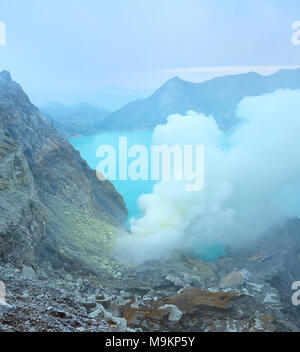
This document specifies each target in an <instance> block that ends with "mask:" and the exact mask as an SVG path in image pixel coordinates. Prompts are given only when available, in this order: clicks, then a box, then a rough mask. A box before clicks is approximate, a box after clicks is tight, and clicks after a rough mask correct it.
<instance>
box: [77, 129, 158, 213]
mask: <svg viewBox="0 0 300 352" xmlns="http://www.w3.org/2000/svg"><path fill="white" fill-rule="evenodd" d="M119 137H127V141H128V148H130V147H131V146H133V145H137V144H140V145H143V146H145V147H146V148H148V147H150V146H151V141H152V131H129V132H120V131H112V132H103V133H100V134H97V135H93V136H87V137H78V138H72V139H70V143H71V144H72V145H73V147H74V148H75V149H77V150H79V151H80V154H81V157H82V158H83V159H84V160H86V161H87V163H88V164H89V166H90V167H91V168H92V169H96V168H97V165H98V164H99V162H100V161H101V158H98V157H97V156H96V151H97V149H98V148H99V147H100V146H101V145H106V144H108V145H111V146H113V147H114V148H115V150H116V153H117V160H118V150H119ZM133 160H134V158H131V159H130V158H128V162H130V161H133ZM117 169H118V167H117ZM111 182H112V183H113V185H114V186H115V188H116V190H117V191H118V192H119V193H120V194H121V195H122V196H123V198H124V201H125V203H126V205H127V208H128V219H130V218H131V217H138V216H140V215H141V213H140V210H139V208H138V204H137V201H138V198H139V196H140V195H141V194H144V193H151V192H152V187H153V185H154V184H155V182H154V181H152V180H146V181H132V180H130V179H128V180H126V181H120V180H118V179H117V180H116V181H111Z"/></svg>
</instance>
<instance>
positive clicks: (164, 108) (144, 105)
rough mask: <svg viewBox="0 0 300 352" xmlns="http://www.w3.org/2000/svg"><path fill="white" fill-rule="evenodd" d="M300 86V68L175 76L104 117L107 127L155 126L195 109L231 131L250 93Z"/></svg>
mask: <svg viewBox="0 0 300 352" xmlns="http://www.w3.org/2000/svg"><path fill="white" fill-rule="evenodd" d="M288 88H290V89H300V69H293V70H288V69H283V70H280V71H278V72H275V73H274V74H272V75H269V76H263V75H260V74H258V73H256V72H249V73H243V74H238V75H227V76H223V77H215V78H213V79H211V80H208V81H205V82H201V83H193V82H189V81H184V80H181V79H180V78H179V77H174V78H172V79H170V80H168V81H167V82H165V83H164V84H163V85H162V86H161V87H160V88H159V89H158V90H157V91H156V92H154V93H153V94H152V95H151V96H150V97H148V98H146V99H139V100H136V101H134V102H132V103H129V104H127V105H125V106H124V107H123V108H121V109H119V110H118V111H116V112H113V113H112V114H110V115H109V116H108V117H107V118H106V119H104V120H103V126H102V127H103V129H107V130H134V129H136V130H138V129H153V128H154V127H155V126H156V125H158V124H162V123H165V122H166V119H167V117H168V116H169V115H171V114H176V113H179V114H185V113H186V112H187V111H188V110H194V111H196V112H199V113H204V114H206V115H213V116H214V118H215V120H216V122H217V124H218V126H219V127H220V129H222V130H225V131H228V130H231V129H232V128H234V126H235V125H236V124H237V123H238V120H237V118H236V116H235V111H236V108H237V105H238V103H239V102H240V101H241V100H242V99H243V98H245V97H247V96H256V95H262V94H266V93H271V92H273V91H275V90H277V89H288Z"/></svg>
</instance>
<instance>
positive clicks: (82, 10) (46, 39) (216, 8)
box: [0, 0, 300, 100]
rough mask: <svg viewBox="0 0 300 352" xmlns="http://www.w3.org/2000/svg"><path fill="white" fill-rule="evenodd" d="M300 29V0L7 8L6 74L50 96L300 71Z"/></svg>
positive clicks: (42, 3)
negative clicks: (295, 30) (297, 24)
mask: <svg viewBox="0 0 300 352" xmlns="http://www.w3.org/2000/svg"><path fill="white" fill-rule="evenodd" d="M297 20H300V1H299V0H286V1H282V0H244V1H241V0H109V1H104V0H1V4H0V21H3V22H5V24H6V31H7V45H6V46H0V69H8V70H10V71H11V73H12V75H13V77H14V79H16V80H17V81H19V82H20V83H21V84H22V85H23V86H24V88H25V89H26V90H27V91H28V92H29V93H32V94H33V95H34V94H35V93H36V92H43V93H44V94H45V95H47V94H49V96H51V94H52V95H53V94H54V93H56V94H59V93H61V92H66V91H69V92H72V91H80V90H83V91H85V90H89V89H96V88H101V87H106V86H125V87H131V88H137V89H154V88H157V87H158V86H159V85H161V84H162V83H163V82H164V81H165V80H166V79H168V78H170V77H172V76H174V75H178V76H180V77H182V78H184V79H188V80H193V81H201V80H204V79H207V78H209V77H212V76H214V75H217V74H223V71H224V72H225V73H230V72H231V71H232V72H238V71H243V68H240V66H245V67H246V69H245V70H247V67H249V66H251V67H252V66H260V67H261V66H263V67H261V68H260V70H261V71H264V70H266V71H268V68H267V67H269V66H272V67H273V66H275V68H276V67H277V66H298V65H300V46H298V47H297V46H293V45H292V44H291V39H290V38H291V35H292V30H291V25H292V23H293V22H294V21H297ZM218 66H222V67H224V66H225V68H223V69H220V70H218V69H215V68H214V67H218ZM228 66H233V67H235V68H232V70H231V69H229V68H228ZM236 66H238V67H236ZM265 66H267V67H266V68H265ZM272 67H271V68H270V70H272ZM199 68H200V69H199ZM182 69H184V70H182ZM218 71H222V72H218ZM49 100H51V99H49Z"/></svg>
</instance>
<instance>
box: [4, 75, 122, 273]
mask: <svg viewBox="0 0 300 352" xmlns="http://www.w3.org/2000/svg"><path fill="white" fill-rule="evenodd" d="M0 207H1V215H0V243H1V246H0V262H2V263H7V262H11V263H13V264H14V265H17V266H22V265H27V266H32V267H35V266H36V265H37V263H39V262H47V261H50V262H51V263H52V265H54V266H57V267H60V266H61V265H62V263H63V265H64V266H65V267H66V268H67V269H68V270H91V271H93V270H94V271H97V270H99V269H100V268H101V267H102V264H103V263H102V260H103V259H104V257H105V256H107V250H108V247H109V243H110V241H109V239H111V238H113V236H114V232H115V230H116V228H118V227H119V226H121V224H122V223H123V222H124V221H125V219H126V213H127V209H126V205H125V204H124V201H123V199H122V197H121V195H120V194H118V193H117V192H116V190H115V188H114V187H113V185H112V184H111V183H110V182H107V181H104V182H101V181H99V180H98V179H97V178H96V174H95V172H94V171H93V170H91V169H90V168H89V167H88V165H87V163H86V162H85V161H84V160H82V159H81V157H80V154H79V152H77V151H75V149H74V148H73V147H72V146H71V145H70V144H69V143H68V142H67V141H66V140H64V139H63V138H62V137H60V136H59V135H58V133H57V132H56V130H55V129H54V128H53V127H52V125H51V124H50V123H49V122H48V121H47V120H46V119H45V117H44V116H43V115H42V114H41V113H40V112H39V110H38V109H37V108H36V107H34V106H33V105H32V104H31V102H30V100H29V98H28V97H27V95H26V94H25V93H24V92H23V90H22V88H21V87H20V86H19V85H18V84H17V83H16V82H14V81H12V79H11V77H10V74H9V73H8V72H6V71H4V72H2V73H0ZM83 268H85V269H83ZM87 268H88V269H87Z"/></svg>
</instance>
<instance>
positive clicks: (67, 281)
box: [0, 221, 300, 332]
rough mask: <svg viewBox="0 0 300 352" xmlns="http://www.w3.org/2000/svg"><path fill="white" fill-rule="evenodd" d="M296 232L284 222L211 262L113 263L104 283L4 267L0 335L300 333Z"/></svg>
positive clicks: (72, 275)
mask: <svg viewBox="0 0 300 352" xmlns="http://www.w3.org/2000/svg"><path fill="white" fill-rule="evenodd" d="M299 228H300V227H299V221H293V222H290V223H289V224H286V225H285V227H284V228H281V229H279V230H278V231H277V232H276V233H274V234H273V235H272V236H269V237H267V238H266V239H264V240H263V241H260V242H259V243H258V244H256V245H255V246H253V247H251V248H248V249H247V250H244V252H240V251H239V254H238V255H237V254H235V253H232V255H231V256H228V257H227V258H220V259H219V260H218V261H217V262H216V263H204V262H203V261H201V260H198V259H195V258H186V257H180V258H177V259H172V260H165V261H153V262H147V263H144V264H143V265H138V266H135V265H124V264H115V266H113V265H112V266H111V267H110V270H108V271H107V272H106V273H103V275H102V276H99V275H97V276H95V275H93V274H86V275H81V274H80V275H79V274H78V273H76V272H67V271H66V270H65V268H60V269H55V270H54V269H53V268H52V267H51V265H50V264H48V265H45V266H44V268H43V269H38V270H36V271H34V270H33V269H32V268H31V267H23V268H22V269H21V270H20V269H16V268H14V267H12V266H10V265H6V266H2V267H1V268H0V280H1V281H2V282H4V283H5V285H6V303H7V305H6V306H4V305H1V308H0V330H2V331H79V332H81V331H146V332H147V331H193V332H195V331H196V332H208V331H230V332H231V331H237V332H239V331H270V332H273V331H300V319H299V307H297V306H294V305H293V304H292V300H291V297H292V294H293V291H292V290H291V283H292V282H293V281H296V280H297V278H298V280H299V277H300V276H299V274H300V273H299V261H300V255H299V254H300V243H299V242H300V241H299V236H300V232H299ZM66 268H68V267H67V266H66Z"/></svg>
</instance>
